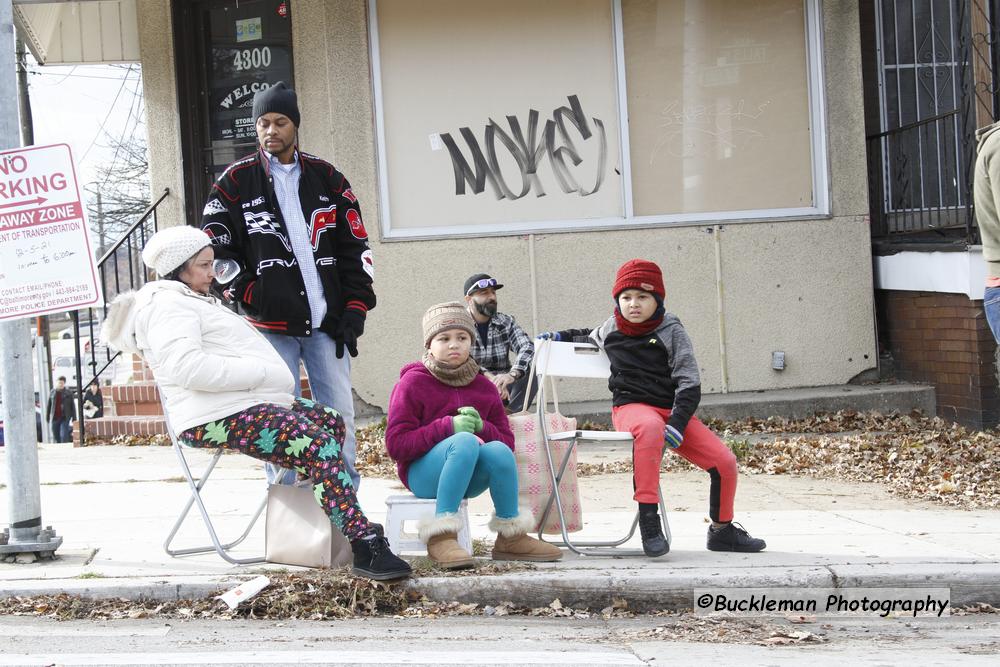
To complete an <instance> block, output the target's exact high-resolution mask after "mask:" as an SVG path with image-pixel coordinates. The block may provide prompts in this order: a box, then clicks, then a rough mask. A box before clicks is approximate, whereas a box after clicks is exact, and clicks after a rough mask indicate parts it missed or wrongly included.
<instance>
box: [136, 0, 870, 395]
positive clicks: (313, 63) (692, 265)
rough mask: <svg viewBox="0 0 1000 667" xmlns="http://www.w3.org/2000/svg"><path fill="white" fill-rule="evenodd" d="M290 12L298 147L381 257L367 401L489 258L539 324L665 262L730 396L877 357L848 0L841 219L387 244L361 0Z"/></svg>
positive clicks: (172, 169)
mask: <svg viewBox="0 0 1000 667" xmlns="http://www.w3.org/2000/svg"><path fill="white" fill-rule="evenodd" d="M292 21H293V23H292V31H293V41H294V54H295V78H296V88H297V89H298V93H299V100H300V105H301V110H302V119H303V120H302V127H301V135H300V139H301V145H302V147H303V148H304V149H305V150H308V151H310V152H314V153H317V154H319V155H321V156H323V157H326V158H328V159H330V160H332V161H333V162H334V163H335V164H336V165H337V166H338V167H339V168H341V169H342V170H343V171H344V172H345V173H346V174H347V176H348V178H349V179H350V180H351V183H352V185H353V188H354V192H355V193H356V194H357V195H358V196H359V198H360V200H361V204H362V207H363V211H364V214H365V220H366V226H367V229H368V232H369V234H370V235H371V239H372V245H373V249H374V253H375V263H376V284H375V286H376V291H377V293H378V301H379V303H378V307H377V308H376V309H375V310H374V311H372V312H371V313H370V314H369V317H368V323H367V326H366V334H365V336H364V338H363V339H362V341H361V346H360V347H361V356H359V357H358V358H357V359H355V360H354V385H355V389H356V390H357V392H358V395H359V396H360V397H361V398H362V399H364V400H366V401H368V402H370V403H372V404H374V405H377V406H381V407H384V406H385V405H386V404H387V402H388V394H389V391H390V389H391V388H392V385H393V383H394V382H395V380H396V378H397V374H398V370H399V368H400V367H401V366H402V365H403V364H404V363H406V362H408V361H411V360H414V359H415V358H417V356H418V355H419V354H420V351H421V350H420V340H419V338H420V336H419V322H420V316H421V314H422V313H423V311H424V309H425V308H426V306H428V305H430V304H432V303H435V302H438V301H443V300H449V299H454V298H458V297H460V296H461V286H462V282H463V281H464V279H465V277H466V276H468V275H470V274H472V273H475V272H479V271H485V272H489V273H492V274H494V275H496V276H497V277H498V278H500V279H501V281H503V282H504V283H505V284H506V287H505V288H504V289H503V290H502V291H501V292H500V305H501V309H502V310H503V311H505V312H508V313H510V314H512V315H514V316H515V317H516V318H517V319H518V321H519V322H521V323H522V325H523V326H524V328H525V329H526V330H527V331H528V332H529V333H534V332H535V331H536V330H539V331H544V330H547V329H551V328H554V327H560V328H561V327H567V326H584V325H596V324H597V323H599V322H600V321H602V320H603V319H604V318H605V317H607V316H608V314H609V313H610V309H611V297H610V294H609V291H610V285H611V282H612V280H613V276H614V271H615V268H616V267H617V266H618V265H619V264H620V263H621V262H623V261H625V260H627V259H629V258H632V257H636V256H642V257H647V258H650V259H653V260H656V261H657V262H659V263H660V264H661V266H662V267H663V269H664V275H665V280H666V286H667V293H668V295H667V302H668V308H669V309H670V310H671V311H673V312H675V313H676V314H677V315H678V316H679V317H680V318H681V319H682V321H683V322H684V323H685V325H686V326H687V328H688V330H689V332H690V334H691V337H692V339H693V340H694V343H695V348H696V351H697V354H698V360H699V364H700V366H701V369H702V381H703V388H704V390H705V391H706V392H709V393H711V392H719V391H722V389H723V376H724V371H723V368H725V374H726V376H727V377H728V389H729V390H730V391H747V390H757V389H772V388H785V387H795V386H808V385H824V384H839V383H843V382H846V381H848V380H849V379H850V378H852V377H854V376H855V375H857V374H858V373H860V372H861V371H863V370H865V369H868V368H872V367H874V366H875V358H876V354H875V336H874V321H873V306H872V303H873V290H872V273H871V253H870V243H869V237H868V225H867V222H866V218H865V215H866V213H867V186H866V180H865V178H866V176H865V174H866V170H865V145H864V124H863V102H862V88H861V55H860V44H859V28H858V17H857V4H856V3H842V2H833V1H829V2H825V3H824V9H823V24H824V35H823V41H824V45H825V59H826V72H825V76H826V109H827V129H828V157H829V173H830V176H831V180H830V184H831V187H830V192H831V198H832V199H831V202H832V211H833V216H832V217H831V218H827V219H819V220H801V221H782V222H766V223H741V224H725V225H723V226H722V228H721V231H720V232H719V234H718V241H716V237H715V235H713V233H712V230H711V224H710V223H706V224H703V225H699V226H687V227H670V228H658V229H634V230H628V231H624V230H618V231H600V232H584V233H564V234H543V235H537V236H535V237H534V239H533V240H531V239H529V238H528V237H525V236H514V237H498V238H486V239H468V240H436V241H410V242H402V241H394V242H389V243H382V242H380V240H379V238H378V230H379V224H378V197H377V194H378V193H377V158H376V152H375V140H374V124H373V117H374V111H373V102H372V82H371V75H370V72H371V59H370V53H369V45H368V32H367V8H366V4H365V2H364V1H363V0H332V1H330V2H323V1H322V0H292ZM139 26H140V45H141V48H142V53H143V59H142V64H143V75H144V85H145V91H146V113H147V118H148V119H149V120H148V123H149V125H148V126H149V136H150V159H151V167H152V175H151V176H152V183H153V189H154V191H158V190H160V189H162V187H164V186H167V187H170V188H171V191H172V192H173V193H175V194H174V196H172V197H171V198H170V199H169V200H168V208H167V215H166V216H165V218H164V221H165V222H167V223H169V224H173V223H174V222H179V221H180V219H181V217H180V215H181V214H180V212H181V211H182V210H183V208H182V203H181V196H182V186H181V171H180V166H181V152H180V132H179V128H178V122H177V116H178V113H177V112H178V105H177V99H176V83H175V74H174V64H173V62H174V61H173V56H172V38H171V36H170V35H171V30H170V28H169V26H170V10H169V2H168V1H167V0H140V2H139ZM716 242H718V244H719V247H718V252H719V258H720V266H721V273H720V274H719V276H717V273H716ZM532 248H533V255H534V257H533V259H534V261H533V265H534V267H535V271H534V273H532V272H531V270H530V266H531V265H532ZM717 277H718V278H721V287H722V294H723V298H722V315H723V316H722V318H721V320H724V327H722V332H721V333H722V336H723V337H724V342H725V350H726V356H725V362H724V361H723V357H722V353H721V349H722V346H721V345H720V317H719V312H718V311H719V309H718V301H717V294H718V291H717V290H718V287H719V281H718V280H717ZM536 312H537V329H536V326H535V323H534V322H533V314H534V313H536ZM774 350H782V351H784V352H785V353H786V360H787V368H786V370H784V371H781V372H777V371H774V370H772V369H771V352H772V351H774ZM606 395H607V391H606V388H605V386H604V383H603V382H594V383H591V384H589V385H584V386H580V385H579V383H573V385H572V386H567V387H566V388H564V389H563V391H562V393H561V398H563V399H564V400H574V399H584V398H604V397H606Z"/></svg>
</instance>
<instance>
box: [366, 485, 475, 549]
mask: <svg viewBox="0 0 1000 667" xmlns="http://www.w3.org/2000/svg"><path fill="white" fill-rule="evenodd" d="M385 506H386V513H385V537H386V539H388V540H389V548H390V549H392V551H393V553H396V554H400V553H402V552H404V551H408V552H414V551H417V552H421V553H426V552H427V545H426V544H424V543H423V542H421V541H420V536H419V535H418V534H417V533H416V532H415V531H414V532H407V530H406V522H407V521H420V520H421V519H424V518H426V517H431V516H434V509H435V507H436V506H437V501H436V500H434V499H433V498H426V499H425V498H417V497H416V496H414V495H410V494H406V495H397V496H389V497H388V498H386V499H385ZM458 517H459V519H460V520H461V521H462V529H461V530H459V531H458V543H459V544H460V545H461V546H462V548H463V549H465V550H466V551H468V552H469V553H470V554H471V553H472V532H471V531H470V530H469V502H468V501H467V500H465V499H463V500H462V504H461V505H459V506H458Z"/></svg>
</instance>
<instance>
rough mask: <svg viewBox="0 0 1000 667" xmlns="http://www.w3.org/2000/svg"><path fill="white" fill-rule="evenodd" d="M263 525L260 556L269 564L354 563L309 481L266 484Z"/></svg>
mask: <svg viewBox="0 0 1000 667" xmlns="http://www.w3.org/2000/svg"><path fill="white" fill-rule="evenodd" d="M264 525H265V528H264V535H265V537H264V558H265V560H267V562H269V563H283V564H285V565H301V566H303V567H340V566H342V565H348V564H350V563H353V562H354V552H353V551H352V550H351V543H350V542H348V541H347V538H345V537H344V535H343V534H342V533H341V532H340V531H339V530H337V527H336V526H334V525H333V524H332V523H331V522H330V517H328V516H327V515H326V513H325V512H324V511H323V510H322V509H321V508H320V506H319V503H317V502H316V498H315V496H314V495H313V484H312V482H311V481H306V482H300V483H298V484H296V485H295V486H287V485H282V484H272V485H271V486H270V487H268V490H267V519H266V521H265V524H264Z"/></svg>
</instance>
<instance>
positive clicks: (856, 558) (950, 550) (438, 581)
mask: <svg viewBox="0 0 1000 667" xmlns="http://www.w3.org/2000/svg"><path fill="white" fill-rule="evenodd" d="M628 454H629V452H627V451H625V450H624V449H621V448H615V447H603V448H601V449H600V450H589V451H588V452H587V453H585V454H584V455H583V456H581V461H590V462H596V461H611V460H616V459H622V458H627V456H628ZM5 456H6V452H5V450H2V449H0V468H2V469H3V471H4V472H3V473H2V476H0V479H5V478H6V462H5ZM207 456H208V455H207V454H206V453H204V452H199V451H192V452H191V455H190V456H189V459H190V460H191V462H192V467H193V468H194V469H200V468H201V467H202V465H203V464H202V463H201V462H202V461H203V460H207ZM39 461H40V476H41V481H42V487H41V488H42V514H43V516H42V519H43V522H44V524H45V525H51V526H53V528H55V529H56V531H57V532H58V533H59V534H60V535H62V536H63V537H64V542H63V545H62V547H61V548H60V549H59V550H58V551H57V552H56V553H57V556H58V559H57V560H55V561H50V562H45V563H35V564H32V565H13V564H0V597H4V596H10V595H21V596H24V595H37V594H51V593H60V592H66V593H70V594H74V595H84V596H99V597H126V598H135V597H139V596H144V597H155V598H161V599H173V598H191V597H201V596H207V595H209V594H211V593H213V592H215V591H217V590H218V589H219V588H221V587H224V586H227V585H228V584H229V583H231V582H234V581H238V580H240V579H243V578H246V576H247V574H248V573H250V572H256V571H259V570H260V569H262V566H252V567H250V568H237V567H233V566H230V565H229V564H228V563H225V562H224V561H222V560H221V559H220V558H218V557H217V556H216V555H215V554H214V553H213V554H210V555H204V556H194V557H186V558H177V559H175V558H170V557H169V556H167V555H166V554H165V553H164V551H163V547H162V544H163V540H164V538H165V537H166V533H167V530H168V529H169V527H170V525H171V524H172V523H173V521H174V520H175V518H176V516H177V513H178V512H179V511H180V507H181V505H182V503H183V502H184V500H185V497H186V495H187V493H188V491H187V486H186V484H184V483H183V482H182V478H181V477H180V470H179V468H178V465H177V462H176V458H175V455H174V453H173V451H172V450H171V449H170V448H169V447H121V446H102V447H88V448H76V449H74V448H72V447H71V446H70V445H68V444H44V445H41V446H40V447H39ZM263 479H264V475H263V466H262V465H261V464H259V463H258V462H257V461H254V460H253V459H250V458H248V457H245V456H238V455H233V456H227V457H224V458H223V459H222V461H221V462H220V464H219V467H218V468H217V470H216V471H215V473H214V474H213V476H212V478H211V480H210V482H209V484H208V486H207V487H206V493H205V497H206V502H207V503H208V504H209V507H210V508H211V509H210V511H212V512H213V518H216V517H217V518H218V519H217V524H218V527H219V528H220V532H221V533H222V534H223V536H224V535H225V534H227V533H233V532H238V531H239V530H241V529H242V526H243V525H245V522H246V521H247V520H248V519H249V512H250V511H251V510H252V509H253V508H254V507H255V506H256V504H257V502H258V501H259V499H260V494H262V493H263V492H264V481H263ZM740 484H741V485H740V489H739V490H738V492H737V521H740V522H741V523H742V524H743V525H744V526H746V527H747V529H748V530H749V531H750V533H751V534H752V535H755V536H758V537H763V538H765V539H766V540H767V543H768V549H767V551H765V552H763V553H760V554H727V553H714V552H709V551H707V550H706V549H705V532H706V528H707V523H706V519H705V514H706V512H707V493H708V477H707V476H706V475H705V474H704V473H701V472H680V473H678V472H671V473H668V474H667V475H666V476H665V480H664V492H665V493H666V494H667V497H668V501H667V507H668V509H669V510H670V514H669V517H670V525H671V529H672V531H673V546H672V549H671V552H670V554H668V555H667V556H664V557H661V558H659V559H655V560H654V559H648V558H642V557H638V558H618V559H605V558H576V557H573V556H572V555H571V554H567V556H566V557H565V559H564V560H563V561H562V562H560V563H553V564H540V565H538V566H537V567H536V568H535V569H533V570H530V571H525V572H514V573H509V574H499V575H476V574H467V575H465V576H440V577H438V576H431V577H422V578H419V579H414V580H412V581H411V582H409V583H408V584H407V585H409V586H411V587H413V588H415V589H417V590H419V591H421V592H423V593H425V594H426V595H427V596H428V597H429V598H431V599H437V600H459V601H463V602H477V603H479V604H493V605H496V604H500V603H502V602H505V601H509V602H513V603H514V604H516V605H524V606H529V607H538V606H544V605H548V604H549V603H550V602H552V600H553V599H555V598H559V599H560V601H561V602H562V603H563V604H564V605H567V606H583V605H587V606H589V607H591V608H593V607H597V608H600V607H603V606H607V605H610V604H611V602H612V599H613V598H624V599H625V600H627V601H628V603H629V607H630V608H631V609H633V610H641V609H652V608H658V609H663V608H665V609H680V608H690V607H691V605H692V591H693V589H695V588H703V587H754V588H757V587H760V588H765V587H778V586H803V587H804V586H808V587H824V588H833V587H855V586H864V587H908V586H911V587H917V586H919V587H929V586H933V587H950V588H951V595H952V604H956V605H959V604H968V603H973V602H987V603H990V604H993V605H997V606H1000V511H996V510H982V511H974V512H969V511H962V510H952V509H942V508H941V507H940V506H937V505H933V504H931V503H923V502H914V501H907V500H901V499H897V498H893V497H891V496H889V495H888V494H886V493H885V492H883V491H882V490H881V488H880V487H879V486H877V485H874V484H860V483H853V482H852V483H843V482H837V481H830V480H816V479H812V478H807V477H791V476H764V475H744V476H743V477H741V482H740ZM580 488H581V492H582V496H583V507H584V518H585V522H586V524H587V531H585V534H591V533H592V534H594V535H595V536H601V537H603V536H607V535H609V534H621V533H624V531H625V529H626V528H627V524H628V522H629V521H631V519H632V514H633V512H634V507H635V505H634V504H633V502H632V500H631V493H630V489H631V482H630V476H629V475H627V474H610V475H602V476H598V477H585V478H581V480H580ZM400 489H401V486H400V485H399V483H398V482H396V481H395V480H384V479H371V478H366V479H364V480H363V481H362V485H361V492H360V498H361V504H362V507H364V508H365V510H366V511H367V512H368V514H369V516H370V518H372V519H373V520H375V521H383V520H384V513H385V504H384V499H385V497H386V496H387V495H389V494H392V493H398V492H399V491H400ZM7 502H8V492H7V490H6V489H2V490H0V517H3V518H6V517H7ZM490 510H491V503H490V501H489V496H488V494H484V495H483V496H481V497H479V498H477V499H474V500H473V501H472V502H471V503H470V512H471V519H472V531H473V537H474V538H485V539H490V540H492V539H493V535H492V534H491V533H489V532H488V530H487V528H486V524H487V522H488V520H489V512H490ZM227 527H228V528H230V530H229V531H227V530H226V529H227ZM205 542H207V536H206V535H205V532H204V528H203V527H202V525H201V522H200V519H198V518H197V517H196V516H193V517H192V520H191V521H190V522H189V524H188V525H187V526H186V528H185V530H182V532H181V533H180V535H179V536H178V541H177V542H176V544H178V545H184V544H194V543H198V544H203V543H205ZM247 544H248V546H247V547H246V549H245V551H244V552H242V553H244V554H245V555H256V554H257V553H260V552H262V551H263V525H262V522H261V524H259V525H258V528H257V529H255V531H254V533H253V534H252V535H251V536H250V538H249V539H248V540H247ZM629 546H633V547H638V546H639V544H638V537H636V538H634V540H633V543H630V545H629ZM270 567H281V568H282V569H287V568H284V567H283V566H269V565H265V566H263V568H270Z"/></svg>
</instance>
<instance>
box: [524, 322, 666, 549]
mask: <svg viewBox="0 0 1000 667" xmlns="http://www.w3.org/2000/svg"><path fill="white" fill-rule="evenodd" d="M535 354H536V355H537V359H536V363H535V373H536V378H537V380H538V383H539V387H538V401H537V409H538V421H539V423H540V424H541V427H542V437H543V439H544V442H545V455H546V456H547V457H548V462H549V471H550V473H551V475H552V495H551V496H549V500H548V502H547V503H546V505H545V511H544V512H543V513H542V518H541V520H540V521H539V523H538V525H539V531H538V539H545V538H544V537H543V535H542V531H541V527H542V526H544V525H545V520H546V519H547V518H548V516H549V513H550V512H551V511H552V506H553V504H554V505H555V508H556V511H557V512H558V513H559V523H560V526H561V528H562V538H563V539H562V542H552V544H555V545H556V546H560V547H563V546H564V547H566V548H568V549H569V550H570V551H572V552H574V553H576V554H579V555H581V556H616V557H618V556H642V555H644V553H643V551H642V550H635V549H617V548H615V547H618V546H621V545H622V544H625V543H626V542H628V541H629V540H630V539H632V536H633V535H635V530H636V528H637V527H638V525H639V512H638V510H636V513H635V518H633V519H632V525H631V527H630V528H629V531H628V533H627V534H626V535H625V536H624V537H622V538H621V539H617V540H604V541H576V542H573V541H571V540H570V538H569V533H568V532H566V518H565V515H564V514H563V506H562V498H561V497H560V494H559V482H560V481H561V480H562V478H563V475H564V474H565V472H566V466H567V464H568V463H569V460H570V458H571V455H572V454H573V449H574V448H575V447H576V446H578V445H580V444H581V443H590V442H628V443H632V442H633V438H632V434H631V433H628V432H624V431H583V430H576V431H563V432H559V433H549V432H547V427H546V419H545V414H544V413H545V406H546V402H547V400H548V397H547V395H546V387H545V385H546V383H545V380H546V379H548V380H549V386H550V388H551V389H552V392H553V394H554V393H555V392H554V389H555V388H554V384H553V383H552V379H553V378H555V377H575V378H596V379H601V378H603V379H607V378H609V377H610V376H611V362H610V361H609V360H608V357H607V355H605V354H604V352H603V351H602V350H601V349H600V348H599V347H597V346H596V345H592V344H590V343H563V342H556V341H551V340H542V341H536V344H535ZM553 398H554V396H553ZM551 442H569V443H570V444H569V447H567V448H566V454H565V456H564V457H563V459H562V461H560V462H559V464H558V466H557V465H556V464H555V462H554V461H553V459H552V450H551V448H550V447H549V443H551ZM657 494H658V496H659V503H660V520H661V521H662V522H663V535H664V537H665V538H666V540H667V544H668V545H669V544H670V541H671V535H670V523H669V522H668V521H667V508H666V506H665V505H664V503H663V490H662V489H660V488H658V489H657ZM581 547H591V548H581ZM594 547H596V548H594Z"/></svg>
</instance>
